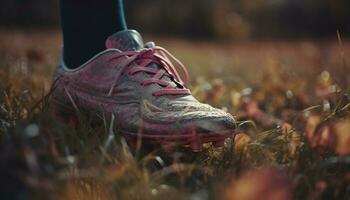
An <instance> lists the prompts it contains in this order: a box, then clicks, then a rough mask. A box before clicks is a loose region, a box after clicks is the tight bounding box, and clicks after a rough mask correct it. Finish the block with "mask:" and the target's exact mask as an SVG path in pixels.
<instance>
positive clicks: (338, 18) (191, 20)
mask: <svg viewBox="0 0 350 200" xmlns="http://www.w3.org/2000/svg"><path fill="white" fill-rule="evenodd" d="M125 4H126V5H125V6H126V10H127V12H126V13H127V20H128V23H129V24H130V25H129V26H130V27H135V28H137V29H140V30H142V31H143V32H148V33H157V34H163V35H172V36H181V37H191V38H199V39H201V38H204V39H225V40H226V39H230V40H241V39H250V38H276V37H277V38H300V37H313V38H315V37H317V38H318V37H332V36H334V35H335V32H336V30H337V29H339V30H340V31H341V32H342V34H343V35H349V33H350V23H347V22H349V21H350V15H348V14H347V13H348V12H349V11H350V1H347V0H307V1H305V0H255V1H251V0H177V1H173V0H126V1H125ZM0 24H1V25H3V26H19V27H30V28H32V27H57V26H59V16H58V2H57V0H1V1H0Z"/></svg>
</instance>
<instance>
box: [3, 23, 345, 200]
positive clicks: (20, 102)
mask: <svg viewBox="0 0 350 200" xmlns="http://www.w3.org/2000/svg"><path fill="white" fill-rule="evenodd" d="M60 38H61V37H60V34H59V31H58V30H26V31H24V30H15V29H12V30H9V29H2V30H0V80H1V81H0V93H1V94H0V106H1V107H0V108H1V110H0V123H1V124H0V125H1V127H0V128H1V129H0V138H1V147H0V149H1V153H0V167H1V170H2V171H1V172H0V178H2V180H3V182H5V180H7V179H8V180H7V181H6V182H8V183H7V184H5V185H6V186H4V187H2V190H1V191H3V192H1V193H2V194H3V196H4V195H5V196H6V195H17V198H18V199H19V198H20V196H30V197H32V198H33V199H51V198H54V199H55V198H58V199H128V200H129V199H164V198H167V199H224V200H226V199H227V200H231V199H349V198H350V186H349V183H350V171H349V168H350V157H348V156H349V155H350V135H349V130H350V121H349V109H350V108H349V107H350V96H349V94H348V93H347V92H348V89H349V82H348V79H349V73H348V70H350V69H348V68H349V67H348V66H347V59H348V58H347V55H349V54H350V42H348V41H347V40H345V39H341V37H337V35H335V36H334V38H329V39H327V40H326V39H322V40H311V39H305V40H291V41H287V40H278V41H276V40H270V41H267V40H264V41H262V40H254V41H236V42H234V41H231V42H225V41H209V42H208V41H206V42H203V41H190V40H186V39H174V38H164V37H153V36H151V35H146V37H145V38H146V39H145V40H146V41H148V40H153V41H156V42H157V44H158V45H160V46H163V47H165V48H167V49H168V50H169V51H170V52H172V53H173V54H174V55H175V56H176V57H177V58H179V59H180V60H181V61H182V62H183V63H184V64H185V65H186V66H187V68H188V70H189V72H190V75H191V90H192V92H193V95H194V96H196V97H197V98H198V99H199V100H201V101H203V102H206V103H209V104H211V105H214V106H216V107H219V108H222V109H224V110H226V111H227V112H230V113H232V114H233V115H235V116H236V118H237V120H238V125H239V128H238V130H237V131H236V133H237V135H236V136H235V137H234V138H233V139H231V140H227V141H226V144H225V147H224V148H220V149H216V148H214V147H212V146H211V145H210V144H207V145H206V146H205V148H204V149H203V150H202V151H200V152H191V151H190V149H188V148H186V147H179V148H176V149H172V150H160V149H156V150H154V151H152V152H147V151H142V150H140V149H139V150H137V151H136V154H135V155H131V153H130V151H129V149H128V147H127V145H126V144H125V142H124V140H123V139H121V138H120V137H119V136H118V133H113V132H110V131H108V126H109V124H108V122H106V123H105V125H104V126H103V125H102V126H100V127H99V126H97V127H95V126H94V127H92V126H91V125H90V124H89V122H88V119H85V118H84V117H83V118H82V119H80V120H81V121H80V123H79V126H78V127H77V128H75V129H73V128H71V127H70V126H68V125H66V124H63V123H61V122H59V121H56V119H55V118H54V117H53V115H52V113H51V112H50V108H49V101H48V99H49V98H48V97H49V91H50V87H51V74H52V72H53V70H54V68H55V65H56V63H57V60H58V54H59V52H60V48H61V39H60ZM9 191H12V192H9ZM262 196H263V197H262Z"/></svg>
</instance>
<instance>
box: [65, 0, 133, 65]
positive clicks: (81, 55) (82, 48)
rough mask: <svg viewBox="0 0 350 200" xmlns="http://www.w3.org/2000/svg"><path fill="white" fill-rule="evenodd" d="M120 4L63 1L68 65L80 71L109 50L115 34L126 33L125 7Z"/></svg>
mask: <svg viewBox="0 0 350 200" xmlns="http://www.w3.org/2000/svg"><path fill="white" fill-rule="evenodd" d="M120 5H121V1H120V0H119V4H118V1H117V0H61V1H60V6H61V25H62V32H63V44H64V61H65V63H66V65H67V66H69V68H76V67H79V66H80V65H81V64H83V63H84V62H86V61H87V60H88V59H90V58H91V57H92V56H94V55H96V54H97V53H99V52H101V51H103V50H105V40H106V39H107V37H108V36H110V35H111V34H113V33H115V32H117V31H120V30H123V29H126V25H125V19H124V16H123V12H124V11H123V10H122V7H120Z"/></svg>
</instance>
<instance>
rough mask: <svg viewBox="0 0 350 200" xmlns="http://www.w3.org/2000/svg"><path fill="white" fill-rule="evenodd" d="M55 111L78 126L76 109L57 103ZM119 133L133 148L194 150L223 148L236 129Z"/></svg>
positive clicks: (54, 107) (69, 124) (69, 123)
mask: <svg viewBox="0 0 350 200" xmlns="http://www.w3.org/2000/svg"><path fill="white" fill-rule="evenodd" d="M53 113H54V116H55V118H56V119H57V120H59V121H62V122H64V123H65V124H68V126H70V127H72V128H76V127H77V125H78V124H79V119H78V117H77V115H76V111H74V110H72V109H70V108H68V107H67V106H65V105H62V104H58V102H56V104H55V105H54V106H53ZM118 132H119V133H121V135H122V136H123V137H124V138H125V140H126V141H127V143H128V145H129V146H130V148H132V149H134V150H135V149H136V148H137V143H138V142H141V144H142V143H143V144H151V145H160V147H161V148H163V149H166V150H171V149H173V148H175V147H177V146H188V147H190V148H191V149H192V150H193V151H201V150H202V148H203V146H204V144H209V143H211V144H212V145H213V146H214V147H215V148H221V147H224V145H225V139H227V138H233V136H234V131H226V132H225V133H215V132H212V133H205V134H200V133H190V134H181V135H180V134H174V135H146V134H138V133H132V132H128V131H123V130H119V131H118ZM140 140H141V141H140Z"/></svg>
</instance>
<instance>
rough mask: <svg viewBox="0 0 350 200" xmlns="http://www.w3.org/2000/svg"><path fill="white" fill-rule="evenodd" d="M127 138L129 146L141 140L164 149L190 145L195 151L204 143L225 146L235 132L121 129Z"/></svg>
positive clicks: (134, 146)
mask: <svg viewBox="0 0 350 200" xmlns="http://www.w3.org/2000/svg"><path fill="white" fill-rule="evenodd" d="M119 132H120V133H121V135H122V136H123V137H124V138H125V139H126V141H127V142H128V144H129V146H132V147H133V148H136V146H137V142H139V141H140V140H141V142H142V143H145V144H159V145H160V146H161V147H162V148H164V149H172V148H175V147H176V146H179V145H180V146H189V147H190V148H191V149H192V150H193V151H200V150H202V148H203V146H204V144H210V143H211V144H212V145H213V146H214V147H215V148H220V147H224V146H225V139H227V138H232V137H233V136H234V134H233V133H226V134H219V133H205V134H199V133H197V134H184V135H166V136H165V135H145V134H134V133H130V132H127V131H119Z"/></svg>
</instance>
